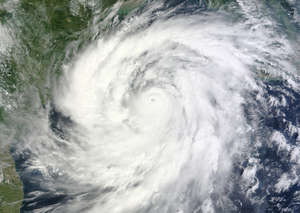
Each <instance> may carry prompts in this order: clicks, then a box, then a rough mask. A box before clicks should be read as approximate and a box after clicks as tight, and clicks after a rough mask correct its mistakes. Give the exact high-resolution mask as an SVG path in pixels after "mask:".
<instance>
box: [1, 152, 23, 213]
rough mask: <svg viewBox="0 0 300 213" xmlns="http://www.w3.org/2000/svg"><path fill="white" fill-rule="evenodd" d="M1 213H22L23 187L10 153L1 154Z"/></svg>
mask: <svg viewBox="0 0 300 213" xmlns="http://www.w3.org/2000/svg"><path fill="white" fill-rule="evenodd" d="M0 159H1V162H0V213H17V212H20V208H21V206H22V201H23V185H22V182H21V180H20V178H19V175H18V174H17V172H16V168H15V163H14V160H13V159H12V157H11V155H10V153H9V152H8V151H2V152H1V153H0Z"/></svg>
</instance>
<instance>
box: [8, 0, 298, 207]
mask: <svg viewBox="0 0 300 213" xmlns="http://www.w3.org/2000/svg"><path fill="white" fill-rule="evenodd" d="M183 2H184V1H183ZM170 5H171V6H170ZM170 5H168V4H166V3H165V2H160V1H154V2H151V1H150V2H148V3H147V4H146V5H145V6H144V7H143V8H142V9H140V10H139V11H135V12H133V13H132V14H130V15H129V16H128V17H127V18H125V19H124V20H123V21H122V22H120V23H119V24H116V25H114V26H113V27H112V28H111V29H110V30H108V31H105V33H104V32H103V33H100V34H99V35H98V36H97V37H95V39H93V40H92V41H89V42H88V43H87V44H86V45H85V47H84V48H82V49H81V50H80V51H77V52H76V54H74V56H73V57H72V58H71V60H69V61H67V62H65V63H64V64H63V65H62V70H63V72H62V73H63V74H62V76H61V77H60V78H58V79H55V80H53V81H52V82H53V87H52V91H53V97H52V99H51V103H50V104H48V105H47V106H46V107H44V109H43V110H40V111H39V112H38V113H34V115H30V116H29V115H28V116H27V117H25V118H14V119H17V120H22V122H23V123H25V124H26V127H25V128H24V130H22V131H21V132H20V133H19V134H17V135H18V136H16V137H15V138H16V139H15V140H18V142H17V143H15V146H14V149H13V152H14V155H15V156H16V157H15V158H16V161H17V164H18V165H19V169H20V173H21V174H22V178H23V182H24V183H25V184H27V187H28V188H27V197H26V198H25V200H24V205H23V211H24V212H87V213H96V212H104V213H106V212H110V213H128V212H131V213H134V212H139V213H144V212H145V213H146V212H147V213H200V212H203V213H212V212H216V213H218V212H297V210H298V211H299V210H300V205H299V199H300V197H299V191H298V188H299V186H298V182H299V156H298V153H299V151H300V149H299V147H298V143H299V142H298V132H299V128H298V127H299V120H298V119H299V118H298V115H299V109H300V108H299V106H300V104H299V101H300V97H299V93H298V92H297V91H298V90H299V79H298V74H299V65H298V64H297V60H296V59H297V58H298V59H299V53H298V52H297V51H298V50H297V47H296V45H294V44H296V43H297V40H294V41H291V39H289V37H288V36H287V35H286V34H284V33H282V32H280V25H279V24H278V23H277V20H276V19H275V18H274V17H273V16H268V15H265V16H263V15H262V11H264V10H266V8H265V6H264V5H263V3H261V2H259V1H242V0H239V1H236V2H235V4H234V5H233V6H231V7H232V11H233V12H232V11H226V10H218V11H214V10H212V11H205V10H203V9H202V8H199V7H191V6H190V5H186V4H184V3H180V4H178V3H177V4H175V6H174V5H172V4H170ZM114 7H115V8H117V7H118V3H117V4H116V5H114ZM236 8H238V9H237V11H238V12H236V11H235V10H234V9H236ZM113 12H114V10H112V12H111V13H112V14H113ZM295 23H296V22H295ZM101 28H103V26H102V25H101V24H94V25H93V30H96V29H101ZM297 35H299V34H297ZM296 37H297V36H296ZM70 51H71V50H70ZM297 73H298V74H297ZM266 79H268V80H266ZM25 188H26V186H25ZM284 193H286V194H287V195H285V194H284ZM285 196H286V197H288V198H286V197H285ZM278 197H279V198H278ZM276 199H277V200H278V199H281V201H280V202H279V201H278V202H276ZM278 203H279V204H278ZM278 206H279V207H280V209H279V208H277V207H278ZM276 208H277V209H276Z"/></svg>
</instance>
